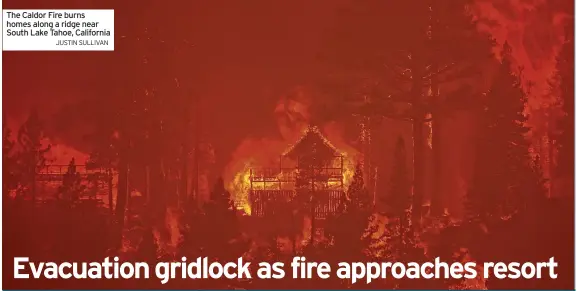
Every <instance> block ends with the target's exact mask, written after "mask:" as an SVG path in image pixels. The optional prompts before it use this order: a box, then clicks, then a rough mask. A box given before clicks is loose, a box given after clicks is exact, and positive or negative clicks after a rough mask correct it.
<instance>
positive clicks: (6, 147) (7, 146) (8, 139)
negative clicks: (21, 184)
mask: <svg viewBox="0 0 577 291" xmlns="http://www.w3.org/2000/svg"><path fill="white" fill-rule="evenodd" d="M15 145H16V143H15V142H14V141H13V140H12V130H10V128H9V127H8V123H7V122H6V114H3V115H2V169H3V171H2V198H6V197H7V196H8V194H9V192H10V191H11V190H14V189H16V187H17V186H18V181H17V180H16V179H17V178H16V160H15V157H14V152H13V150H14V146H15Z"/></svg>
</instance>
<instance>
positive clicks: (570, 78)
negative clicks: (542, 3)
mask: <svg viewBox="0 0 577 291" xmlns="http://www.w3.org/2000/svg"><path fill="white" fill-rule="evenodd" d="M565 30H566V33H565V35H566V39H565V43H564V44H563V46H562V47H561V51H560V52H559V56H558V57H557V72H556V78H557V81H558V84H559V93H560V96H559V97H560V99H561V102H562V109H563V111H564V113H565V115H564V116H563V117H562V118H561V120H560V121H559V125H558V126H559V128H560V129H561V134H560V136H559V137H558V138H557V141H558V143H559V159H558V161H559V162H558V169H557V174H558V175H559V176H568V177H573V172H574V166H575V165H574V163H573V161H574V159H575V152H574V150H575V141H574V138H575V123H574V120H575V79H574V77H575V71H574V70H575V67H574V63H575V52H574V47H575V40H574V35H573V34H574V29H573V22H570V23H569V24H568V25H567V26H566V27H565ZM570 184H571V185H573V183H570ZM571 192H572V190H571Z"/></svg>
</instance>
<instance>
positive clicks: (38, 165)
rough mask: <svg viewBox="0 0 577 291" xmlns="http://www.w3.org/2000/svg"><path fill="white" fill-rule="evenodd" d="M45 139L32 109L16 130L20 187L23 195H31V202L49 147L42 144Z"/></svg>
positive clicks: (41, 125) (36, 114)
mask: <svg viewBox="0 0 577 291" xmlns="http://www.w3.org/2000/svg"><path fill="white" fill-rule="evenodd" d="M45 139H46V136H45V135H44V125H43V123H42V121H41V120H40V118H39V116H38V112H37V111H36V110H35V109H33V110H32V111H31V112H30V115H29V116H28V119H27V120H26V122H24V124H22V126H21V127H20V129H19V130H18V144H19V146H20V149H21V151H20V153H19V155H18V159H19V167H20V170H21V181H20V182H21V185H20V186H21V187H22V191H23V192H24V193H29V194H31V196H32V200H35V199H36V194H37V193H36V174H37V173H38V171H39V170H41V169H42V168H43V167H44V166H45V165H46V160H47V158H46V153H47V152H48V151H50V147H51V146H50V145H48V146H44V145H43V144H42V142H44V141H45Z"/></svg>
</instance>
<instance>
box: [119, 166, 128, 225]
mask: <svg viewBox="0 0 577 291" xmlns="http://www.w3.org/2000/svg"><path fill="white" fill-rule="evenodd" d="M116 196H117V197H116V219H117V220H118V223H119V224H120V229H122V227H124V216H125V212H126V204H127V201H128V163H127V162H126V161H125V160H124V159H123V158H121V160H120V163H119V166H118V190H117V195H116Z"/></svg>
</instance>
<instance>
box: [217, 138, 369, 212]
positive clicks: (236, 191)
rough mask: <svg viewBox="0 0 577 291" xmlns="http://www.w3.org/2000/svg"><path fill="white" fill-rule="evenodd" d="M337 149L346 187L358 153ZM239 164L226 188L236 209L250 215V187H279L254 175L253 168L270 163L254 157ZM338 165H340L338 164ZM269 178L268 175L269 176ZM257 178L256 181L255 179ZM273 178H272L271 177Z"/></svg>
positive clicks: (261, 188)
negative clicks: (261, 162) (341, 160)
mask: <svg viewBox="0 0 577 291" xmlns="http://www.w3.org/2000/svg"><path fill="white" fill-rule="evenodd" d="M336 148H337V150H338V151H339V153H340V154H341V155H342V157H343V164H342V167H343V187H344V188H345V189H346V188H348V186H349V185H350V183H351V182H352V180H353V176H354V175H355V166H356V164H357V162H358V157H359V155H358V153H357V152H356V151H355V150H354V149H352V148H349V149H348V150H343V149H340V148H338V147H336ZM259 150H260V148H258V147H257V148H254V151H255V155H256V151H259ZM280 153H282V152H278V153H277V154H276V158H277V160H276V161H277V162H278V159H279V156H280ZM240 164H241V165H242V167H241V169H240V170H238V171H237V172H236V173H235V174H234V176H233V178H232V179H231V181H230V182H229V183H228V190H229V191H230V192H231V194H232V196H233V198H234V202H235V205H236V207H237V209H239V210H242V211H243V212H244V213H245V214H247V215H251V206H250V203H249V197H248V196H249V192H250V189H251V188H252V189H258V190H278V189H279V184H278V183H277V182H274V181H270V183H267V182H268V180H267V181H266V182H262V181H261V180H259V179H258V177H256V176H255V175H256V173H255V172H254V169H259V168H263V167H266V166H270V164H259V163H258V162H257V161H256V160H255V159H254V158H250V157H249V158H248V159H246V160H244V161H242V162H240ZM274 166H276V167H278V165H274ZM339 166H340V165H339ZM286 174H289V173H286V172H285V173H278V174H277V175H276V176H275V177H274V178H276V179H277V180H280V181H282V180H283V175H286ZM269 179H270V177H269ZM255 180H258V181H255ZM271 180H274V179H271ZM340 186H341V185H340V182H338V181H331V182H329V187H340Z"/></svg>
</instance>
